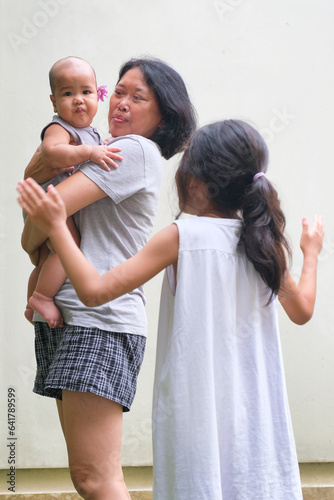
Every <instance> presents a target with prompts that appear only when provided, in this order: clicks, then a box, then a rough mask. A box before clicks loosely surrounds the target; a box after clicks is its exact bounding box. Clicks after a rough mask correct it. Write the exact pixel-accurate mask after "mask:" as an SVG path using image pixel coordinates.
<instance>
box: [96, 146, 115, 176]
mask: <svg viewBox="0 0 334 500" xmlns="http://www.w3.org/2000/svg"><path fill="white" fill-rule="evenodd" d="M119 151H121V149H120V148H114V147H112V146H105V145H103V146H92V153H91V155H90V160H91V161H93V162H94V163H98V164H99V165H101V166H102V167H103V168H104V169H105V170H107V172H109V170H110V167H109V166H108V163H109V164H110V165H112V166H113V167H114V168H117V167H118V165H117V163H115V162H114V161H113V158H114V159H115V160H123V158H122V156H119V155H118V154H116V152H119Z"/></svg>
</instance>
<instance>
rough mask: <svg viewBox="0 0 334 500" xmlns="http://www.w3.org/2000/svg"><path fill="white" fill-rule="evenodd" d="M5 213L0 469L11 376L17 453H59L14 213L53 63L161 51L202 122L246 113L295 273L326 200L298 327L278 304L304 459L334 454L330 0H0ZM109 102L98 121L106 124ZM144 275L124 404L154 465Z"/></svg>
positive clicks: (131, 452) (99, 63) (163, 211)
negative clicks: (139, 342)
mask: <svg viewBox="0 0 334 500" xmlns="http://www.w3.org/2000/svg"><path fill="white" fill-rule="evenodd" d="M0 9H1V10H0V23H1V47H0V50H1V55H0V61H1V73H0V74H1V82H0V89H1V91H0V99H1V108H0V109H1V117H2V119H1V122H2V123H1V127H2V133H1V135H0V138H1V139H0V140H1V159H2V161H1V174H2V181H1V183H0V186H1V188H0V189H1V196H0V203H1V212H0V224H1V226H0V245H1V246H0V266H1V267H0V270H1V275H0V276H1V279H0V307H1V319H2V321H1V326H0V329H1V330H0V333H1V335H0V342H1V350H0V357H1V360H0V370H1V372H0V376H1V387H0V407H1V413H0V415H1V416H0V422H1V423H0V433H1V436H2V437H3V439H2V440H1V444H0V468H7V467H8V463H7V462H8V450H9V449H8V448H7V447H6V441H5V439H6V437H7V436H8V429H7V423H6V407H7V389H8V387H14V388H15V390H16V394H17V409H16V424H17V429H16V431H15V432H16V437H17V446H16V466H17V467H44V466H45V467H53V466H55V467H57V466H65V465H66V453H65V447H64V443H63V439H62V435H61V432H60V429H59V426H58V422H57V417H56V412H55V403H54V401H52V400H48V399H44V398H40V397H38V396H36V395H34V394H32V392H31V386H32V383H33V377H34V354H33V330H32V327H31V325H30V324H29V323H27V322H26V321H25V319H24V317H23V310H24V308H25V293H26V282H27V277H28V275H29V273H30V270H31V265H30V263H29V260H28V257H27V256H26V255H25V254H24V253H23V251H22V250H21V248H20V233H21V229H22V219H21V213H20V209H19V207H18V205H17V203H16V194H15V186H16V183H17V181H18V180H19V179H20V177H22V173H23V170H24V167H25V165H26V163H27V162H28V160H29V158H30V156H31V155H32V153H33V151H34V149H35V148H36V146H37V145H38V143H39V134H40V130H41V128H42V127H43V125H44V124H45V123H46V122H47V121H48V120H49V118H50V116H51V115H52V107H51V104H50V102H49V97H48V96H49V88H48V71H49V68H50V66H51V65H52V64H53V63H54V62H55V61H56V60H58V59H59V58H61V57H64V56H67V55H78V56H81V57H83V58H85V59H87V60H88V61H89V62H90V63H91V64H92V65H93V66H94V68H95V70H96V73H97V76H98V83H99V84H108V86H109V90H111V89H112V88H113V85H114V83H115V81H116V77H117V70H118V68H119V66H120V65H121V63H122V62H124V61H125V60H127V59H128V58H130V57H131V56H139V55H143V54H150V55H154V56H158V57H160V58H161V59H164V60H166V61H167V62H168V63H170V64H171V65H172V66H174V67H175V68H176V69H177V70H178V71H179V72H180V73H181V74H182V76H183V77H184V79H185V81H186V83H187V85H188V88H189V91H190V94H191V97H192V99H193V101H194V104H195V106H196V108H197V110H198V114H199V121H200V124H201V125H202V124H205V123H207V122H209V121H213V120H217V119H222V118H230V117H237V118H244V119H248V120H251V121H252V122H253V123H254V124H255V125H256V126H257V127H258V128H259V129H260V130H262V132H263V134H264V136H265V138H266V139H267V140H268V143H269V146H270V152H271V163H270V167H269V177H270V178H271V179H272V180H273V181H274V182H275V184H276V185H277V187H278V190H279V192H280V195H281V199H282V203H283V207H284V209H285V211H286V214H287V218H288V233H289V235H290V237H291V240H292V242H293V247H294V268H293V270H294V272H296V273H298V270H299V267H300V264H301V254H300V251H299V248H298V246H299V235H300V229H301V218H302V216H304V215H307V216H308V217H312V215H313V214H314V213H323V214H324V215H325V218H326V230H327V234H326V240H325V248H324V250H323V253H322V256H321V259H320V265H319V292H318V300H317V307H316V312H315V315H314V318H313V319H312V321H311V322H310V323H309V324H308V325H307V326H305V327H296V326H294V325H292V324H291V323H290V322H289V321H288V320H287V319H285V318H284V317H283V314H282V317H281V332H282V344H283V351H284V357H285V365H286V375H287V384H288V390H289V397H290V404H291V411H292V417H293V425H294V430H295V436H296V441H297V448H298V455H299V459H300V461H334V449H333V442H332V439H333V433H334V401H333V392H332V386H333V379H334V363H333V347H334V340H333V333H334V332H333V324H334V317H333V311H334V308H333V305H332V297H333V294H332V292H331V286H332V282H333V278H334V259H333V254H334V239H333V238H334V235H333V222H332V209H331V208H330V207H331V206H332V191H333V187H332V186H333V184H332V183H333V180H334V175H333V165H332V158H333V139H332V130H333V127H332V118H333V114H334V113H333V112H334V109H333V108H334V106H333V104H334V99H333V87H334V81H333V76H334V68H333V38H334V32H333V16H334V3H333V2H329V1H328V0H327V1H326V0H278V1H277V0H251V1H250V0H248V1H246V0H221V1H213V0H212V1H211V0H199V1H197V2H194V1H193V0H184V1H180V0H169V1H168V2H166V0H146V1H143V0H137V1H134V0H132V1H131V0H122V1H121V0H113V1H110V0H99V1H98V2H92V1H89V0H30V1H29V2H27V1H26V0H15V1H11V2H10V1H9V0H1V2H0ZM107 106H108V104H107V103H101V105H100V109H99V114H98V116H97V119H96V120H95V125H96V126H97V127H98V128H100V130H101V131H102V132H103V133H105V134H106V133H107V122H106V115H107ZM175 167H176V160H175V159H174V160H170V161H169V162H166V171H165V174H166V179H165V186H164V193H163V196H162V198H161V204H160V211H159V216H158V220H157V224H156V229H158V228H161V227H162V226H164V225H166V224H168V223H169V222H170V221H171V220H172V218H173V215H174V214H175V204H174V203H173V202H174V200H175V195H174V194H173V189H172V177H173V172H174V169H175ZM160 280H161V277H158V278H155V279H154V280H153V281H152V282H151V283H149V284H148V285H147V287H146V291H147V295H148V306H147V311H148V316H149V327H150V331H149V339H148V350H147V354H146V359H145V362H144V366H143V370H142V373H141V376H140V379H139V389H138V393H137V397H136V401H135V403H134V405H133V410H132V411H131V413H130V414H128V415H126V416H125V430H124V450H123V451H124V453H123V456H124V464H126V465H134V464H139V465H142V464H150V463H151V441H150V406H151V393H152V377H153V370H154V349H155V337H156V323H157V312H158V305H159V286H160Z"/></svg>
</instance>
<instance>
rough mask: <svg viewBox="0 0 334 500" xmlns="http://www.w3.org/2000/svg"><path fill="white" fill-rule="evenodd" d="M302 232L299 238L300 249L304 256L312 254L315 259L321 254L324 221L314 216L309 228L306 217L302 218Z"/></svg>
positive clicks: (318, 216)
mask: <svg viewBox="0 0 334 500" xmlns="http://www.w3.org/2000/svg"><path fill="white" fill-rule="evenodd" d="M302 224H303V231H302V236H301V238H300V248H301V250H302V252H303V254H304V255H305V254H306V253H314V255H315V256H316V257H317V256H318V254H319V253H320V252H321V249H322V244H323V241H324V234H325V230H324V221H323V217H322V215H315V216H314V220H313V225H312V228H311V229H310V228H309V223H308V220H307V218H306V217H304V218H303V221H302Z"/></svg>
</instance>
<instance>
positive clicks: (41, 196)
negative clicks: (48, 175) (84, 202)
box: [17, 178, 67, 235]
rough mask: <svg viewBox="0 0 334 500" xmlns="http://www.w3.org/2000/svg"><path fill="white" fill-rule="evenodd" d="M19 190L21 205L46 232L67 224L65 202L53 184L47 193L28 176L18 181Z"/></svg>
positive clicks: (48, 233) (48, 232)
mask: <svg viewBox="0 0 334 500" xmlns="http://www.w3.org/2000/svg"><path fill="white" fill-rule="evenodd" d="M17 190H18V192H19V193H20V196H19V198H18V202H19V203H20V205H21V207H22V208H23V210H24V211H25V212H26V213H27V214H28V215H29V217H30V218H31V220H32V222H34V224H36V225H37V226H38V227H39V228H40V229H41V230H42V231H43V232H44V233H46V234H47V235H50V233H51V232H52V229H54V228H55V227H57V226H58V225H61V224H66V219H67V214H66V208H65V204H64V202H63V200H62V199H61V197H60V196H59V194H58V192H57V191H56V190H55V189H54V187H53V186H52V185H51V186H49V187H48V192H47V193H46V192H45V191H44V189H42V188H41V186H39V185H38V184H37V182H35V181H34V180H33V179H31V178H28V179H27V180H21V181H20V182H19V183H18V186H17Z"/></svg>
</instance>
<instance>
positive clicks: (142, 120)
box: [108, 68, 162, 138]
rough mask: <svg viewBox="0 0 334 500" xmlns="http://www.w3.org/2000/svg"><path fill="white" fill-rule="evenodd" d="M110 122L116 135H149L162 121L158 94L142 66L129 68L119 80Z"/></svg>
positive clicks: (111, 100) (111, 106)
mask: <svg viewBox="0 0 334 500" xmlns="http://www.w3.org/2000/svg"><path fill="white" fill-rule="evenodd" d="M108 122H109V131H110V134H111V135H112V136H113V137H120V136H122V135H128V134H136V135H141V136H143V137H147V138H149V137H151V136H152V135H153V134H154V132H155V131H156V129H157V128H158V127H159V125H160V124H161V123H162V116H161V113H160V109H159V106H158V102H157V99H156V96H155V93H154V92H153V90H151V89H150V88H149V87H148V85H147V83H146V82H145V78H144V75H143V73H142V71H141V70H140V69H139V68H132V69H129V71H127V72H126V73H125V74H124V75H123V77H122V78H121V80H120V81H119V82H118V83H117V85H116V88H115V91H114V93H113V94H112V95H111V97H110V103H109V114H108Z"/></svg>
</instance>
